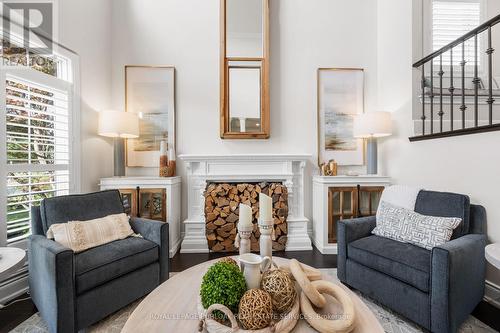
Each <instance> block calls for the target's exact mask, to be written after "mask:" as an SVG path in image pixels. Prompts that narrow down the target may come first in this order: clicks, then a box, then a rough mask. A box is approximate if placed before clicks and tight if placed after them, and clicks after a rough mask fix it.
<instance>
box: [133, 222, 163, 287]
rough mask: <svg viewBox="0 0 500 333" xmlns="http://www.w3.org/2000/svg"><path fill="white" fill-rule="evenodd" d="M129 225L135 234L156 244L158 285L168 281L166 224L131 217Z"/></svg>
mask: <svg viewBox="0 0 500 333" xmlns="http://www.w3.org/2000/svg"><path fill="white" fill-rule="evenodd" d="M130 225H131V227H132V229H134V231H135V232H137V233H139V234H141V235H142V237H144V238H145V239H147V240H150V241H152V242H154V243H156V244H158V246H159V248H160V253H159V254H160V283H161V282H164V281H166V280H167V279H168V274H169V267H168V265H169V250H170V246H169V238H168V229H169V226H168V223H165V222H159V221H154V220H148V219H141V218H138V217H132V218H131V219H130Z"/></svg>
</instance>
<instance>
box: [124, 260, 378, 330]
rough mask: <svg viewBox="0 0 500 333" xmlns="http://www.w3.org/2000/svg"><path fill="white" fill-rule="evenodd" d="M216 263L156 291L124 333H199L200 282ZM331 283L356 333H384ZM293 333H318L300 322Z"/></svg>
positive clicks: (368, 313) (362, 306)
mask: <svg viewBox="0 0 500 333" xmlns="http://www.w3.org/2000/svg"><path fill="white" fill-rule="evenodd" d="M235 259H236V257H235ZM217 260H218V259H216V260H212V261H208V262H205V263H202V264H199V265H196V266H193V267H191V268H189V269H187V270H185V271H183V272H181V273H178V274H176V275H174V276H173V277H171V278H170V279H168V280H167V281H165V282H164V283H163V284H161V285H160V286H159V287H158V288H156V289H155V290H153V291H152V292H151V293H150V294H149V295H148V296H147V297H146V298H145V299H144V300H143V301H142V302H141V303H140V304H139V305H138V306H137V308H136V309H135V310H134V312H132V314H131V315H130V318H129V319H128V320H127V322H126V323H125V326H124V327H123V329H122V333H136V332H152V333H154V332H158V333H160V332H161V333H165V332H198V324H199V320H200V318H199V317H198V311H197V299H198V294H199V290H200V284H201V279H202V277H203V275H204V274H205V272H206V271H207V269H208V267H209V266H210V265H212V264H213V263H214V262H216V261H217ZM273 260H274V261H275V262H276V263H277V264H278V265H288V261H289V260H288V259H284V258H278V257H273ZM324 278H326V277H324ZM332 282H334V283H336V284H338V285H340V286H342V287H343V288H344V289H345V290H346V291H347V292H348V293H349V295H350V296H351V297H352V300H353V302H354V307H355V310H356V328H355V329H354V331H353V332H354V333H377V332H380V333H383V332H384V330H383V329H382V326H381V325H380V323H379V322H378V320H377V318H375V315H374V314H373V313H372V312H371V311H370V309H368V307H367V306H366V305H365V304H364V303H363V301H362V300H361V299H360V298H359V297H358V296H357V295H356V294H354V293H353V292H352V291H351V290H349V288H347V287H346V286H344V285H343V284H341V283H340V282H339V281H338V280H337V279H335V280H333V281H332ZM334 308H335V306H332V309H334ZM332 309H329V311H332ZM338 310H339V309H337V311H338ZM334 311H335V309H334ZM330 313H335V312H330ZM337 313H338V312H337ZM292 332H295V333H305V332H315V330H314V329H313V328H312V327H311V326H309V325H308V324H307V322H306V321H305V320H302V319H301V320H299V322H298V323H297V326H295V329H294V330H293V331H292Z"/></svg>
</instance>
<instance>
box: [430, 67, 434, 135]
mask: <svg viewBox="0 0 500 333" xmlns="http://www.w3.org/2000/svg"><path fill="white" fill-rule="evenodd" d="M430 65H431V71H430V74H431V93H430V96H429V98H430V100H431V134H434V59H433V60H431V61H430Z"/></svg>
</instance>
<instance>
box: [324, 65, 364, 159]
mask: <svg viewBox="0 0 500 333" xmlns="http://www.w3.org/2000/svg"><path fill="white" fill-rule="evenodd" d="M317 80H318V88H317V89H318V90H317V93H318V101H317V107H318V115H317V117H318V165H320V164H321V163H323V162H326V161H329V160H332V159H334V160H335V161H336V162H337V163H338V164H339V165H363V164H364V158H363V156H364V154H363V152H364V148H363V140H362V139H357V138H354V135H353V123H354V118H355V117H356V115H358V114H361V113H363V108H364V89H363V88H364V72H363V69H360V68H319V69H318V72H317Z"/></svg>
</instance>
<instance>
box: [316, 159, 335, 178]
mask: <svg viewBox="0 0 500 333" xmlns="http://www.w3.org/2000/svg"><path fill="white" fill-rule="evenodd" d="M337 166H338V165H337V162H336V161H335V160H330V161H328V162H325V163H322V164H321V165H320V166H319V168H320V171H321V175H322V176H336V175H337V168H338V167H337Z"/></svg>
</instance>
